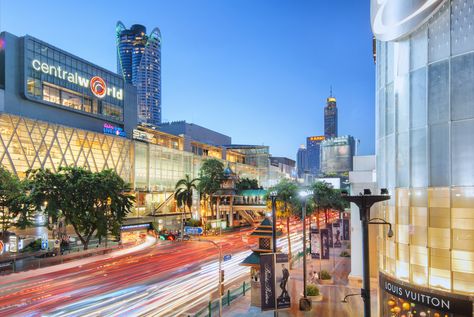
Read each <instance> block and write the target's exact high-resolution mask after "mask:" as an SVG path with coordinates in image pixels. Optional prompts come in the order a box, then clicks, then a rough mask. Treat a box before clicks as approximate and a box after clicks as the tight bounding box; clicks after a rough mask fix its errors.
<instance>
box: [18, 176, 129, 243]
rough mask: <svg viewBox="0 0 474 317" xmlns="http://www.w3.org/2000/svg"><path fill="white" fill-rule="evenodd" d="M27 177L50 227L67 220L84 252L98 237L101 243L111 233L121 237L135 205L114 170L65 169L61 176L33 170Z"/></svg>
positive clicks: (34, 200) (34, 197)
mask: <svg viewBox="0 0 474 317" xmlns="http://www.w3.org/2000/svg"><path fill="white" fill-rule="evenodd" d="M27 177H28V180H29V184H30V189H31V190H30V192H31V194H30V196H31V201H32V203H33V204H34V205H35V206H36V207H37V208H41V206H45V211H46V212H47V214H48V226H50V225H51V224H52V223H55V222H56V221H57V219H58V218H59V217H60V215H62V216H64V218H65V221H66V224H70V225H72V227H73V228H74V231H75V232H76V234H77V236H78V238H79V240H81V242H82V243H83V245H84V250H87V248H88V245H89V242H90V239H91V238H92V236H93V235H94V234H95V237H96V238H98V239H99V240H101V239H102V238H103V237H106V236H107V234H108V232H111V233H112V234H114V235H116V236H118V234H119V231H120V226H121V224H122V222H123V220H124V218H125V217H126V215H127V213H129V212H130V211H131V208H132V205H133V201H134V198H133V197H132V196H131V195H129V194H127V192H128V185H127V184H126V183H125V182H124V181H123V180H122V178H120V176H119V175H117V174H116V173H115V172H114V171H112V170H105V171H102V172H99V173H92V172H91V171H89V170H86V169H83V168H80V167H61V168H60V169H59V171H58V172H57V173H54V172H52V171H51V170H49V169H47V170H43V169H37V170H30V171H28V173H27ZM45 202H47V203H46V204H45Z"/></svg>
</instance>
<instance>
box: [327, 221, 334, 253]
mask: <svg viewBox="0 0 474 317" xmlns="http://www.w3.org/2000/svg"><path fill="white" fill-rule="evenodd" d="M327 229H328V245H329V247H330V248H334V241H333V234H332V223H328V225H327Z"/></svg>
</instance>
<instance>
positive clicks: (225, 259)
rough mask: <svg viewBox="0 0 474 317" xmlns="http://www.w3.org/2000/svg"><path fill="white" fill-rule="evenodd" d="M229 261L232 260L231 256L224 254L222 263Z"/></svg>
mask: <svg viewBox="0 0 474 317" xmlns="http://www.w3.org/2000/svg"><path fill="white" fill-rule="evenodd" d="M230 259H232V254H226V255H224V262H225V261H229V260H230Z"/></svg>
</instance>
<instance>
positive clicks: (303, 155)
mask: <svg viewBox="0 0 474 317" xmlns="http://www.w3.org/2000/svg"><path fill="white" fill-rule="evenodd" d="M307 153H308V152H307V151H306V147H305V146H304V145H303V144H301V146H300V148H299V149H298V152H297V153H296V168H297V171H298V177H300V178H301V177H303V174H304V173H305V172H306V171H307V169H308V158H307Z"/></svg>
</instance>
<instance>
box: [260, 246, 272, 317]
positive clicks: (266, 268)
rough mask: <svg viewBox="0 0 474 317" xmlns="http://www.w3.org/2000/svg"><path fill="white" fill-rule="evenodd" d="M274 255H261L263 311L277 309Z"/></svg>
mask: <svg viewBox="0 0 474 317" xmlns="http://www.w3.org/2000/svg"><path fill="white" fill-rule="evenodd" d="M273 258H274V256H273V253H267V254H262V255H260V292H261V293H260V294H261V303H262V311H265V310H273V309H275V261H274V260H273Z"/></svg>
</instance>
